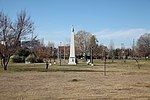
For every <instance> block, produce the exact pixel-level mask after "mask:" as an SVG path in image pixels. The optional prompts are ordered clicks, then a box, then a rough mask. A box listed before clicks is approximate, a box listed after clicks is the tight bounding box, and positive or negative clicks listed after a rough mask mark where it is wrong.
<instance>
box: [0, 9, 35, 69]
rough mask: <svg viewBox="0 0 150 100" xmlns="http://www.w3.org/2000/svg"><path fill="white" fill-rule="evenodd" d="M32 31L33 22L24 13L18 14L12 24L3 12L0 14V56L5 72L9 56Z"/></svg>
mask: <svg viewBox="0 0 150 100" xmlns="http://www.w3.org/2000/svg"><path fill="white" fill-rule="evenodd" d="M33 30H34V28H33V22H32V21H31V19H30V17H27V15H26V12H25V11H21V12H20V13H19V14H18V16H17V20H16V21H15V22H14V23H13V22H11V21H10V19H9V17H8V16H6V15H5V14H4V13H3V12H0V46H1V48H0V56H1V59H2V64H1V65H2V66H3V67H4V70H7V65H8V62H9V59H10V56H11V55H13V54H14V52H15V51H16V50H17V49H19V48H20V47H21V39H23V38H25V37H26V36H27V35H28V34H30V33H32V32H33Z"/></svg>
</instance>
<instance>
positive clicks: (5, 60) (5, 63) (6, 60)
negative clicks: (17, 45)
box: [2, 56, 10, 70]
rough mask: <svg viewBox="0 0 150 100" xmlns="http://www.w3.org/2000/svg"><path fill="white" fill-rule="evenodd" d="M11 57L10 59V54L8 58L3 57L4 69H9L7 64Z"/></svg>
mask: <svg viewBox="0 0 150 100" xmlns="http://www.w3.org/2000/svg"><path fill="white" fill-rule="evenodd" d="M9 59H10V56H9V57H8V58H7V57H4V58H2V60H3V61H2V66H3V67H4V70H7V65H8V62H9Z"/></svg>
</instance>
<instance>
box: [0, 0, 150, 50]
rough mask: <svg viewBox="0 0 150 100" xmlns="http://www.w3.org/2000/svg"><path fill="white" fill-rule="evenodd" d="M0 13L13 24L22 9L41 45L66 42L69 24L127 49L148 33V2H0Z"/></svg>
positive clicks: (100, 42)
mask: <svg viewBox="0 0 150 100" xmlns="http://www.w3.org/2000/svg"><path fill="white" fill-rule="evenodd" d="M0 10H2V11H3V12H4V13H5V14H7V15H8V16H10V18H11V19H12V20H13V21H14V19H15V18H16V15H17V13H18V12H20V11H21V10H26V12H27V14H28V15H30V16H31V19H32V20H33V21H34V23H35V33H36V34H37V35H38V37H39V38H44V41H45V43H47V42H48V41H53V42H56V43H59V42H66V43H67V42H69V39H70V30H71V25H74V26H75V32H78V31H80V30H84V31H87V32H90V33H92V34H94V35H96V37H97V39H98V40H99V44H104V45H107V46H108V45H109V44H110V41H113V42H114V45H115V47H120V46H121V43H124V45H125V47H131V46H132V41H133V39H135V40H136V39H137V38H139V36H141V35H142V34H144V33H147V32H150V0H0Z"/></svg>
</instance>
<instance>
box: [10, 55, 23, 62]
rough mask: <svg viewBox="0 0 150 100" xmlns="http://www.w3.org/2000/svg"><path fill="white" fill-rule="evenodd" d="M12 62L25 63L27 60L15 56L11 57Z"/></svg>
mask: <svg viewBox="0 0 150 100" xmlns="http://www.w3.org/2000/svg"><path fill="white" fill-rule="evenodd" d="M11 61H12V62H14V63H23V62H25V58H24V57H23V56H19V55H14V56H12V57H11Z"/></svg>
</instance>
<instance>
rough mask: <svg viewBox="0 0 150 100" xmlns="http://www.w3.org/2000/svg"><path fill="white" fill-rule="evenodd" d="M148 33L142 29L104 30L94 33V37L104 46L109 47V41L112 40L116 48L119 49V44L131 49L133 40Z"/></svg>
mask: <svg viewBox="0 0 150 100" xmlns="http://www.w3.org/2000/svg"><path fill="white" fill-rule="evenodd" d="M149 32H150V30H147V29H143V28H135V29H127V30H115V31H112V30H108V29H105V30H102V31H100V32H96V33H95V35H96V37H97V38H98V40H99V41H100V42H101V43H103V44H105V45H109V43H110V41H111V40H113V41H114V42H115V44H116V45H117V46H116V47H119V46H120V44H121V43H125V44H126V46H127V47H131V46H132V40H133V39H135V40H137V39H138V38H139V37H140V36H141V35H143V34H145V33H149Z"/></svg>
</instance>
